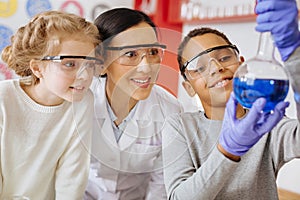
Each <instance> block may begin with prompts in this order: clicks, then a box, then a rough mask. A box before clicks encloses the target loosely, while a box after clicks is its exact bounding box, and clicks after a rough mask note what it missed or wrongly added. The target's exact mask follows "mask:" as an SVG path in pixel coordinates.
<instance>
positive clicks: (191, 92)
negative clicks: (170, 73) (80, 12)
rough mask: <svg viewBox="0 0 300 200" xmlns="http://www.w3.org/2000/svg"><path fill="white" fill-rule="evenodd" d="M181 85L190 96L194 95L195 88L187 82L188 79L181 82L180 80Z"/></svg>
mask: <svg viewBox="0 0 300 200" xmlns="http://www.w3.org/2000/svg"><path fill="white" fill-rule="evenodd" d="M182 86H183V87H184V89H185V90H186V92H187V93H188V95H189V96H190V97H193V96H195V94H196V92H195V90H194V88H193V86H192V85H191V83H190V82H188V81H183V82H182Z"/></svg>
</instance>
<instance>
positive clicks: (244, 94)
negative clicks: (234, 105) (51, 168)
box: [233, 78, 289, 112]
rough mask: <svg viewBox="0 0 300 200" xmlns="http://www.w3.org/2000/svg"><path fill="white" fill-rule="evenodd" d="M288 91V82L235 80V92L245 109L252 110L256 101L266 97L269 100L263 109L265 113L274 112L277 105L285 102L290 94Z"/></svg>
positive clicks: (276, 80)
mask: <svg viewBox="0 0 300 200" xmlns="http://www.w3.org/2000/svg"><path fill="white" fill-rule="evenodd" d="M288 90H289V81H288V80H278V79H247V78H234V79H233V91H234V94H235V96H236V98H237V100H238V102H239V103H240V104H241V105H242V106H243V107H246V108H251V106H252V104H253V103H254V101H255V100H256V99H258V98H260V97H264V98H266V100H267V102H266V105H265V107H264V109H263V111H264V112H270V111H272V110H273V109H274V107H275V106H276V104H277V103H279V102H280V101H283V100H284V99H285V97H286V96H287V94H288Z"/></svg>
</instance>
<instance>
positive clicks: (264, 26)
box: [255, 0, 300, 61]
mask: <svg viewBox="0 0 300 200" xmlns="http://www.w3.org/2000/svg"><path fill="white" fill-rule="evenodd" d="M255 12H256V14H258V16H257V18H256V22H257V26H256V28H255V29H256V30H257V31H259V32H266V31H270V32H271V34H272V36H273V39H274V42H275V44H276V46H277V48H278V50H279V53H280V55H281V58H282V60H283V61H286V60H287V59H288V58H289V56H290V55H291V54H292V53H293V52H294V50H295V49H296V48H297V47H298V46H300V33H299V30H298V8H297V3H296V1H295V0H258V1H257V5H256V8H255Z"/></svg>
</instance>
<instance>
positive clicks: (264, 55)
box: [256, 32, 275, 60]
mask: <svg viewBox="0 0 300 200" xmlns="http://www.w3.org/2000/svg"><path fill="white" fill-rule="evenodd" d="M274 52H275V46H274V42H273V38H272V36H271V33H270V32H263V33H261V34H260V36H259V44H258V49H257V55H256V56H257V57H258V58H260V59H263V60H274Z"/></svg>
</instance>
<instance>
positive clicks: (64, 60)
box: [41, 55, 103, 78]
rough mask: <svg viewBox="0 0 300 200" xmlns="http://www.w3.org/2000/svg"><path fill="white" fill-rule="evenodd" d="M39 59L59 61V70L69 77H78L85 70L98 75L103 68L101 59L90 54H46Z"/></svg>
mask: <svg viewBox="0 0 300 200" xmlns="http://www.w3.org/2000/svg"><path fill="white" fill-rule="evenodd" d="M41 60H43V61H52V62H56V63H59V64H60V65H59V70H60V72H62V73H64V75H66V76H67V77H70V78H75V77H78V76H79V75H80V74H81V73H82V72H83V71H85V70H86V71H87V72H88V73H89V74H90V75H95V76H98V75H99V74H100V71H101V70H102V69H103V60H101V59H98V58H95V57H90V56H72V55H64V56H46V57H44V58H42V59H41Z"/></svg>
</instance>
